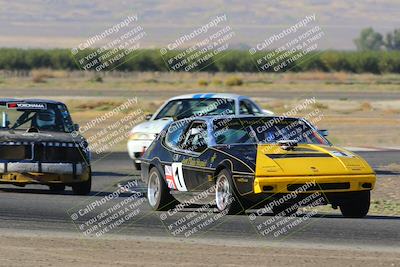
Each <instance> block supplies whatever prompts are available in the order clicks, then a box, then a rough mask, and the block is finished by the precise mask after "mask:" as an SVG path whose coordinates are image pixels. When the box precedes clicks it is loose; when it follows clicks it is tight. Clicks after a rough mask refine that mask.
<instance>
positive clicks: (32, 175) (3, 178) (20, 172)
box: [0, 162, 90, 185]
mask: <svg viewBox="0 0 400 267" xmlns="http://www.w3.org/2000/svg"><path fill="white" fill-rule="evenodd" d="M89 177H90V168H89V166H87V165H86V164H82V163H37V162H36V163H34V162H7V163H5V162H2V163H0V183H9V184H10V183H11V184H15V185H18V184H21V185H24V184H67V185H68V184H73V183H78V182H83V181H86V180H88V179H89Z"/></svg>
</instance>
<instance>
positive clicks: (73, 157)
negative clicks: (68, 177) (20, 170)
mask: <svg viewBox="0 0 400 267" xmlns="http://www.w3.org/2000/svg"><path fill="white" fill-rule="evenodd" d="M84 155H85V153H84V151H83V150H82V149H81V148H80V147H79V146H78V145H77V144H75V143H65V142H64V143H63V142H40V143H28V142H7V143H2V144H0V160H10V161H13V160H14V161H16V160H34V161H41V162H82V161H85V156H84Z"/></svg>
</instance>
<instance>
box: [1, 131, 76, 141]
mask: <svg viewBox="0 0 400 267" xmlns="http://www.w3.org/2000/svg"><path fill="white" fill-rule="evenodd" d="M80 138H82V137H81V136H80V135H78V136H74V137H73V136H72V133H61V132H39V133H27V132H25V131H18V130H15V131H13V130H11V131H0V142H80V141H81V140H82V139H80Z"/></svg>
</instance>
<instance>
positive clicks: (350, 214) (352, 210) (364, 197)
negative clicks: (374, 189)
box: [339, 191, 371, 218]
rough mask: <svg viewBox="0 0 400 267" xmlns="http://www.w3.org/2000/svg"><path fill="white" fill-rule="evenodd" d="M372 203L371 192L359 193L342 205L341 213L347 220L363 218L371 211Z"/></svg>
mask: <svg viewBox="0 0 400 267" xmlns="http://www.w3.org/2000/svg"><path fill="white" fill-rule="evenodd" d="M370 202H371V193H370V191H362V192H358V193H357V194H356V195H354V197H352V198H351V199H349V200H348V201H346V202H344V203H342V204H341V205H340V206H339V207H340V211H341V212H342V215H343V216H344V217H347V218H363V217H365V216H366V215H367V213H368V211H369V205H370Z"/></svg>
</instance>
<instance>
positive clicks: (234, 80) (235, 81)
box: [225, 76, 243, 86]
mask: <svg viewBox="0 0 400 267" xmlns="http://www.w3.org/2000/svg"><path fill="white" fill-rule="evenodd" d="M242 84H243V80H242V79H241V78H239V77H236V76H233V77H229V78H228V79H226V81H225V85H227V86H241V85H242Z"/></svg>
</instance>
